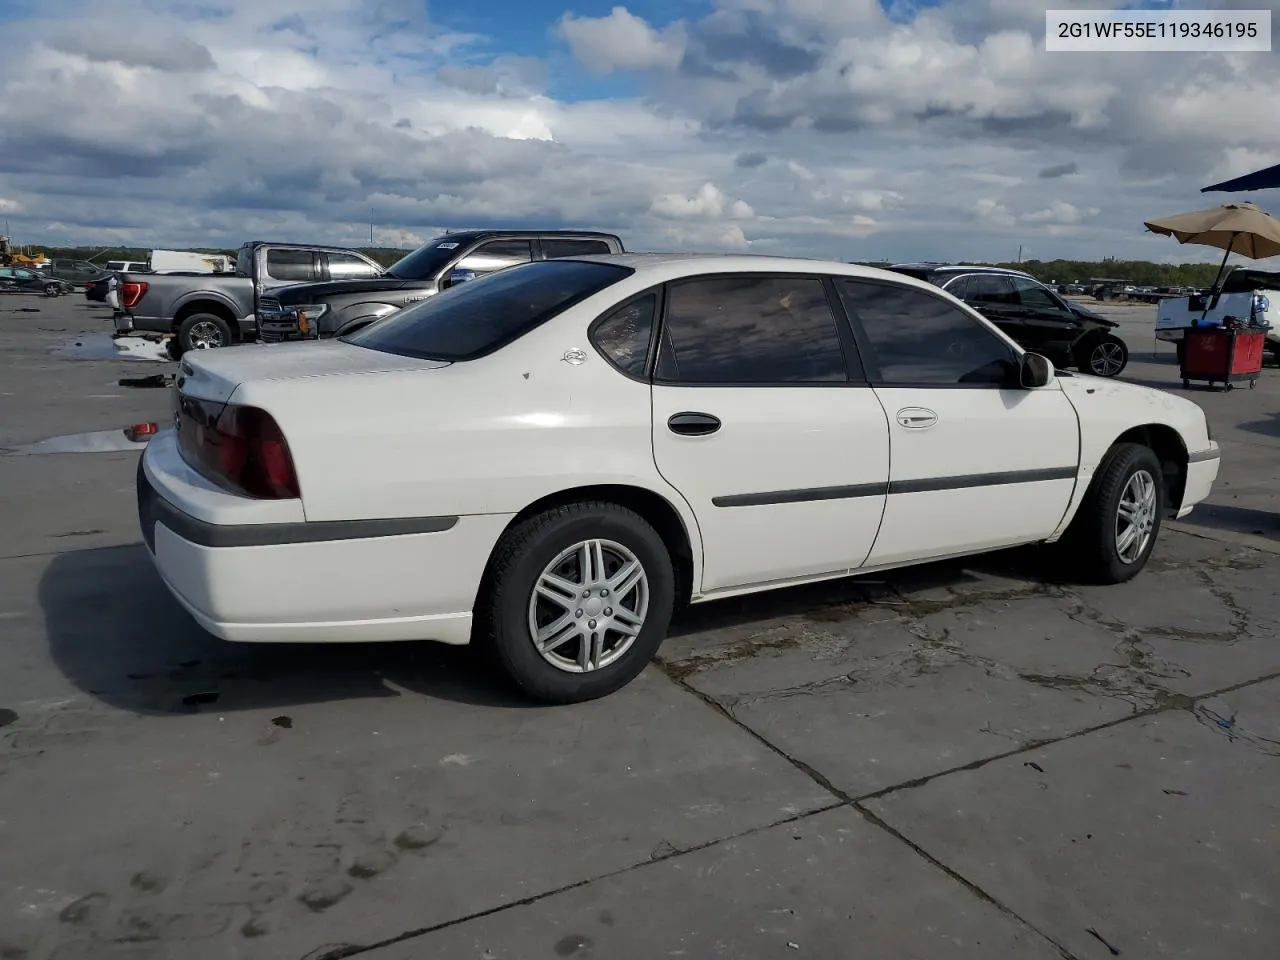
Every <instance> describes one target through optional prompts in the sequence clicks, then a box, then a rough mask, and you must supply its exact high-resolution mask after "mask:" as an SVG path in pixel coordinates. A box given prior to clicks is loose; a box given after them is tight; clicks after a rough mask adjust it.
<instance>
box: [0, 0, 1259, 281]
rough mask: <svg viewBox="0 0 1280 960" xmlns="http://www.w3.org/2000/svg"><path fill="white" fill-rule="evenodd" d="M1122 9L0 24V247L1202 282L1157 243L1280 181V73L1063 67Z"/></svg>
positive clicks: (280, 6) (30, 16) (30, 5)
mask: <svg viewBox="0 0 1280 960" xmlns="http://www.w3.org/2000/svg"><path fill="white" fill-rule="evenodd" d="M1116 5H1117V4H1107V3H1104V2H1080V0H1055V2H1043V0H627V3H626V5H625V6H623V5H617V3H616V0H489V2H486V3H475V4H473V3H456V2H455V3H449V4H445V3H427V2H425V0H305V2H304V0H63V2H60V3H57V4H50V3H47V2H35V0H0V217H3V218H5V219H7V220H8V221H9V223H10V228H11V231H12V232H13V234H14V235H15V238H16V239H17V240H18V241H19V242H28V243H34V242H45V243H67V242H90V243H95V244H96V243H103V244H106V243H129V244H135V245H140V246H188V245H201V246H211V245H236V244H239V243H240V242H241V241H242V240H245V239H249V238H254V237H264V238H273V239H289V240H294V239H297V240H307V241H324V242H341V243H351V244H358V243H367V242H368V236H369V220H370V212H371V211H372V217H373V221H374V225H375V236H376V239H377V241H378V243H379V244H386V245H396V246H405V245H413V244H414V243H416V242H418V241H420V240H421V239H423V238H426V237H429V236H431V235H433V234H434V233H436V232H438V231H440V230H441V229H444V228H457V227H464V226H488V225H494V226H498V225H505V226H535V225H536V226H582V227H594V228H604V229H608V230H611V231H614V232H617V233H619V234H621V235H622V237H623V238H624V240H625V241H626V242H627V244H628V245H629V246H631V247H632V248H634V249H698V250H713V249H714V250H746V251H751V252H758V253H774V252H786V253H796V254H805V255H819V256H828V257H833V258H837V259H845V260H853V259H869V258H876V259H878V258H887V259H893V260H902V259H915V258H921V259H939V260H946V259H967V258H975V259H1010V258H1012V257H1014V256H1015V255H1016V254H1017V251H1018V248H1019V246H1020V245H1021V246H1022V247H1023V248H1024V256H1025V257H1038V258H1044V259H1049V258H1053V257H1079V258H1089V259H1092V258H1097V257H1103V256H1117V257H1122V258H1124V257H1142V258H1149V259H1153V260H1174V261H1178V260H1184V259H1211V258H1212V257H1213V254H1212V252H1206V251H1204V250H1202V249H1200V248H1194V247H1178V246H1177V244H1176V243H1175V242H1174V241H1172V240H1168V239H1161V238H1156V237H1154V236H1152V235H1149V234H1148V235H1144V231H1143V227H1142V221H1143V220H1144V219H1149V218H1151V217H1153V216H1157V215H1160V214H1169V213H1175V212H1180V211H1184V210H1191V209H1197V208H1200V207H1203V206H1208V205H1210V204H1212V203H1216V202H1222V201H1226V200H1229V199H1232V198H1233V195H1229V194H1200V193H1199V188H1200V187H1202V186H1205V185H1207V184H1209V183H1212V182H1216V181H1217V180H1219V179H1223V178H1225V177H1228V176H1233V175H1236V174H1240V173H1245V172H1248V171H1250V170H1253V169H1256V168H1258V167H1262V166H1267V165H1270V164H1272V163H1276V162H1280V133H1278V131H1280V53H1275V52H1273V53H1244V54H1230V55H1229V54H1186V53H1149V54H1136V53H1107V54H1095V53H1048V52H1046V51H1045V49H1044V11H1045V9H1046V8H1066V7H1079V8H1091V7H1092V8H1106V7H1109V6H1116ZM1129 5H1130V6H1138V5H1141V6H1148V7H1153V8H1160V7H1168V6H1170V5H1173V6H1188V7H1197V8H1215V7H1235V8H1254V9H1257V8H1267V9H1275V8H1278V7H1280V3H1278V2H1277V0H1250V2H1244V3H1235V2H1226V3H1224V2H1218V0H1197V2H1195V3H1186V4H1182V3H1177V2H1175V3H1172V4H1170V3H1169V2H1152V3H1145V4H1129ZM1234 196H1235V197H1236V198H1240V199H1252V200H1255V201H1257V202H1260V203H1262V204H1263V205H1268V204H1269V203H1270V205H1271V206H1273V207H1275V208H1276V210H1277V212H1280V191H1275V192H1273V193H1271V194H1268V193H1257V194H1248V195H1234Z"/></svg>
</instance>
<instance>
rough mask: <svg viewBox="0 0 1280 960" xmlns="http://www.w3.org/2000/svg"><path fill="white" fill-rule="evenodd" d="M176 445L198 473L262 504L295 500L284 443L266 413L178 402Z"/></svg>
mask: <svg viewBox="0 0 1280 960" xmlns="http://www.w3.org/2000/svg"><path fill="white" fill-rule="evenodd" d="M180 404H181V408H180V425H179V429H178V442H179V445H180V446H181V448H182V450H183V452H184V453H185V454H186V458H187V459H188V460H189V461H190V462H191V463H192V466H195V467H197V468H198V469H200V470H201V472H203V473H205V474H206V475H208V476H210V477H211V478H212V479H214V480H217V481H219V482H221V483H223V484H226V485H228V486H231V487H234V488H235V489H237V490H239V491H242V492H244V493H247V494H248V495H249V496H251V497H258V498H259V499H262V500H291V499H296V498H297V497H299V496H301V492H300V489H299V487H298V474H297V472H296V471H295V470H294V467H293V457H292V456H291V455H290V453H289V444H288V443H287V442H286V440H285V438H284V434H283V433H282V432H281V431H280V426H279V424H277V423H276V422H275V419H274V418H272V416H271V414H269V413H267V412H266V411H265V410H260V409H258V408H257V407H238V406H233V405H230V404H228V405H227V406H225V407H223V409H222V412H221V413H220V414H219V413H217V412H216V411H217V407H218V405H217V404H210V403H205V402H203V401H199V400H193V399H191V398H190V397H182V398H181V399H180Z"/></svg>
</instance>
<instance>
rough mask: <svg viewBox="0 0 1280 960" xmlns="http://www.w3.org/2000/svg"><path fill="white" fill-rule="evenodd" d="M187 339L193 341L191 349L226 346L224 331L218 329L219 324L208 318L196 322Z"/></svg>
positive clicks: (210, 348)
mask: <svg viewBox="0 0 1280 960" xmlns="http://www.w3.org/2000/svg"><path fill="white" fill-rule="evenodd" d="M187 339H188V340H190V341H191V349H193V350H212V349H214V348H215V347H223V346H226V343H225V342H224V341H223V339H222V331H221V330H219V329H218V325H217V324H216V323H210V322H209V321H208V320H202V321H200V322H199V323H197V324H194V325H193V326H192V327H191V332H190V334H188V337H187Z"/></svg>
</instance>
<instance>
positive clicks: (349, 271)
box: [328, 253, 382, 280]
mask: <svg viewBox="0 0 1280 960" xmlns="http://www.w3.org/2000/svg"><path fill="white" fill-rule="evenodd" d="M328 258H329V279H330V280H367V279H369V278H370V277H376V276H378V275H379V274H380V273H381V272H382V271H381V270H379V269H378V268H377V267H375V266H374V265H373V264H371V263H368V262H366V261H365V260H364V259H362V258H361V257H357V256H356V255H355V254H353V253H330V254H329V255H328Z"/></svg>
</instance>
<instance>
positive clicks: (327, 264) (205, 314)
mask: <svg viewBox="0 0 1280 960" xmlns="http://www.w3.org/2000/svg"><path fill="white" fill-rule="evenodd" d="M382 272H383V271H382V267H381V266H380V265H379V264H378V263H376V262H375V261H373V260H370V259H369V258H368V257H366V256H365V255H364V254H362V253H358V252H357V251H355V250H349V249H347V248H345V247H324V246H314V245H309V244H297V243H265V242H263V241H260V240H254V241H250V242H248V243H245V244H243V245H242V246H241V247H240V249H239V251H238V252H237V254H236V269H235V272H234V273H221V274H215V273H194V272H183V273H164V274H158V273H122V274H120V275H119V283H118V288H119V301H120V302H119V306H118V307H116V309H115V313H114V322H115V327H116V330H117V331H118V332H121V333H126V332H129V331H131V330H146V331H151V332H155V333H173V334H175V336H174V337H173V339H171V340H170V341H169V355H170V356H172V357H174V359H177V357H179V356H181V354H182V353H184V352H186V351H187V350H196V349H208V348H212V347H225V346H229V345H230V344H233V343H237V342H243V341H246V340H254V339H256V338H257V336H258V327H257V321H256V314H257V311H258V301H259V299H260V298H261V297H262V295H263V293H265V292H266V291H268V290H274V289H275V288H277V287H283V286H287V285H289V284H294V283H298V282H299V281H309V280H310V281H315V280H321V281H324V280H337V279H339V278H345V277H356V278H361V277H363V278H373V277H380V276H381V275H382Z"/></svg>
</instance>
